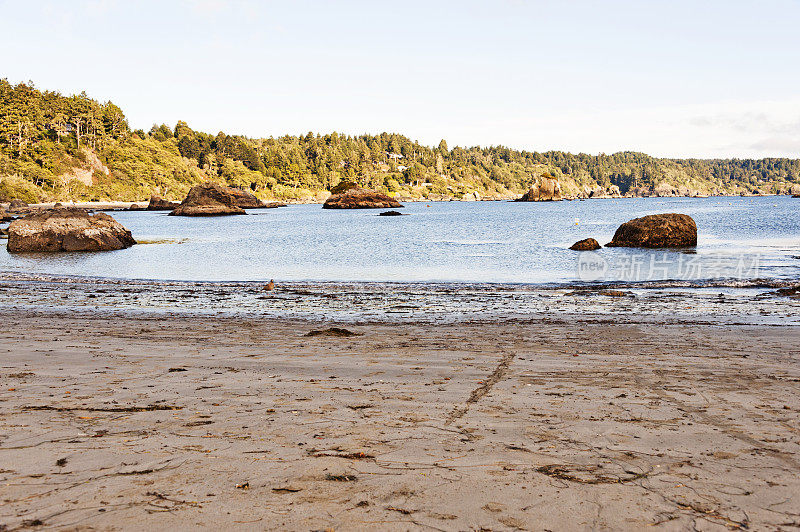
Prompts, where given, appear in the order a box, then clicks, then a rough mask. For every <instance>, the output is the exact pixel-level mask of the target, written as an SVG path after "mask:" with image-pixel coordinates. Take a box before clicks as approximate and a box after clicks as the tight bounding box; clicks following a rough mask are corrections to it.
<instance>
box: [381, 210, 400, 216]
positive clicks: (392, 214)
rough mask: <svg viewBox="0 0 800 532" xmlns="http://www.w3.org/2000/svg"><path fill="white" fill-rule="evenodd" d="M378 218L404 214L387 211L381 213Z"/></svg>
mask: <svg viewBox="0 0 800 532" xmlns="http://www.w3.org/2000/svg"><path fill="white" fill-rule="evenodd" d="M378 216H403V213H402V212H397V211H386V212H382V213H380V214H379V215H378Z"/></svg>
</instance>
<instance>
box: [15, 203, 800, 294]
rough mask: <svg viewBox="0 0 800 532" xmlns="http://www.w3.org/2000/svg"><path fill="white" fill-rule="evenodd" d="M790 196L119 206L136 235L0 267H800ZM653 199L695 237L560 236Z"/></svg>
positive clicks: (604, 230) (355, 274)
mask: <svg viewBox="0 0 800 532" xmlns="http://www.w3.org/2000/svg"><path fill="white" fill-rule="evenodd" d="M798 206H800V200H797V199H792V198H789V197H785V196H784V197H758V198H701V199H690V198H663V199H660V198H643V199H621V200H588V201H571V202H566V201H563V202H557V203H509V202H477V203H470V202H448V203H436V202H432V203H409V204H407V205H406V208H405V209H403V212H404V213H406V214H409V216H402V217H379V216H377V213H378V212H379V211H373V210H369V211H335V210H323V209H322V208H321V207H320V206H319V205H296V206H289V207H286V208H281V209H265V210H255V211H250V215H249V216H230V217H220V218H183V217H174V216H167V215H166V214H165V213H162V212H115V213H111V215H112V216H114V217H115V218H116V219H117V220H119V221H120V222H121V223H122V224H123V225H125V226H126V227H127V228H128V229H130V230H131V231H132V232H133V235H134V237H135V238H136V239H137V240H139V241H140V242H144V243H143V244H140V245H137V246H134V247H132V248H130V249H127V250H120V251H114V252H107V253H61V254H27V255H15V254H10V253H7V252H6V251H5V250H0V271H7V272H20V273H42V274H57V275H81V276H97V277H112V278H128V279H157V280H206V281H250V280H252V281H258V280H267V279H270V278H274V279H276V280H277V281H418V282H419V281H422V282H478V283H481V282H499V283H535V284H549V283H572V282H575V281H580V280H606V281H617V280H624V281H653V280H663V279H688V280H692V281H703V280H707V279H721V278H724V279H738V280H744V281H747V280H752V279H754V278H763V279H773V280H797V279H799V278H800V217H798V215H797V211H798ZM660 212H679V213H685V214H689V215H690V216H692V217H693V218H694V219H695V221H696V222H697V226H698V230H699V243H698V247H697V249H696V251H688V252H686V251H684V252H681V251H662V250H633V249H624V248H604V249H603V250H601V251H599V252H596V253H583V254H582V253H578V252H574V251H570V250H569V249H567V248H568V247H569V246H570V245H571V244H572V243H573V242H575V241H576V240H580V239H582V238H586V237H594V238H596V239H597V240H598V241H599V242H600V243H601V244H605V243H607V242H609V241H610V240H611V237H612V235H613V234H614V231H615V230H616V228H617V227H618V226H619V224H620V223H622V222H625V221H627V220H629V219H631V218H635V217H638V216H643V215H646V214H654V213H660ZM0 242H3V243H2V246H3V247H4V246H5V242H6V241H0ZM579 257H580V264H579ZM579 267H580V268H583V269H582V270H579ZM581 272H582V273H581ZM701 284H702V283H701ZM734 284H735V283H734ZM744 284H746V283H744Z"/></svg>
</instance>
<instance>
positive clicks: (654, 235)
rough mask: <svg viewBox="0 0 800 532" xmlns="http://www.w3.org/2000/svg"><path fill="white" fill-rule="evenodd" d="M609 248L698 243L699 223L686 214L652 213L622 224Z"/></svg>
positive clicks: (694, 244)
mask: <svg viewBox="0 0 800 532" xmlns="http://www.w3.org/2000/svg"><path fill="white" fill-rule="evenodd" d="M606 245H607V246H609V247H634V248H680V247H688V246H696V245H697V225H696V224H695V223H694V220H692V217H691V216H687V215H685V214H675V213H668V214H651V215H650V216H643V217H642V218H636V219H634V220H631V221H629V222H625V223H624V224H622V225H620V226H619V228H618V229H617V232H616V233H614V238H613V239H612V241H611V242H610V243H608V244H606Z"/></svg>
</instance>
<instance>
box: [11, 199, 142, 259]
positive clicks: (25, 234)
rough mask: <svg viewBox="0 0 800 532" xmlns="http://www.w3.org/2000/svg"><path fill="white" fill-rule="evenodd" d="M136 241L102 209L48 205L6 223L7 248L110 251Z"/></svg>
mask: <svg viewBox="0 0 800 532" xmlns="http://www.w3.org/2000/svg"><path fill="white" fill-rule="evenodd" d="M134 244H136V240H134V239H133V236H132V235H131V232H130V231H128V230H127V229H125V227H123V226H122V224H120V223H119V222H117V221H116V220H115V219H114V218H112V217H111V216H109V215H107V214H105V213H97V214H94V215H90V214H89V213H88V212H86V211H85V210H83V209H74V208H73V209H63V208H62V209H52V210H43V211H40V212H36V213H34V214H30V215H28V216H26V217H24V218H20V219H19V220H15V221H13V222H11V225H9V226H8V251H10V252H26V251H110V250H115V249H124V248H128V247H131V246H132V245H134Z"/></svg>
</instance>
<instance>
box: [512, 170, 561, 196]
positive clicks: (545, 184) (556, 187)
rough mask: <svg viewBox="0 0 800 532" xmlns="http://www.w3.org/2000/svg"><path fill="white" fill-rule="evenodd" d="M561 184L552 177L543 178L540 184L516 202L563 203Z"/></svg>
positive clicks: (535, 185) (536, 184) (532, 187)
mask: <svg viewBox="0 0 800 532" xmlns="http://www.w3.org/2000/svg"><path fill="white" fill-rule="evenodd" d="M561 199H562V198H561V183H559V182H558V179H556V178H555V177H550V176H542V177H541V178H540V179H539V182H538V183H535V184H534V185H533V186H531V188H530V189H529V190H528V192H526V193H525V194H523V195H522V197H521V198H519V199H517V200H515V201H561Z"/></svg>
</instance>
